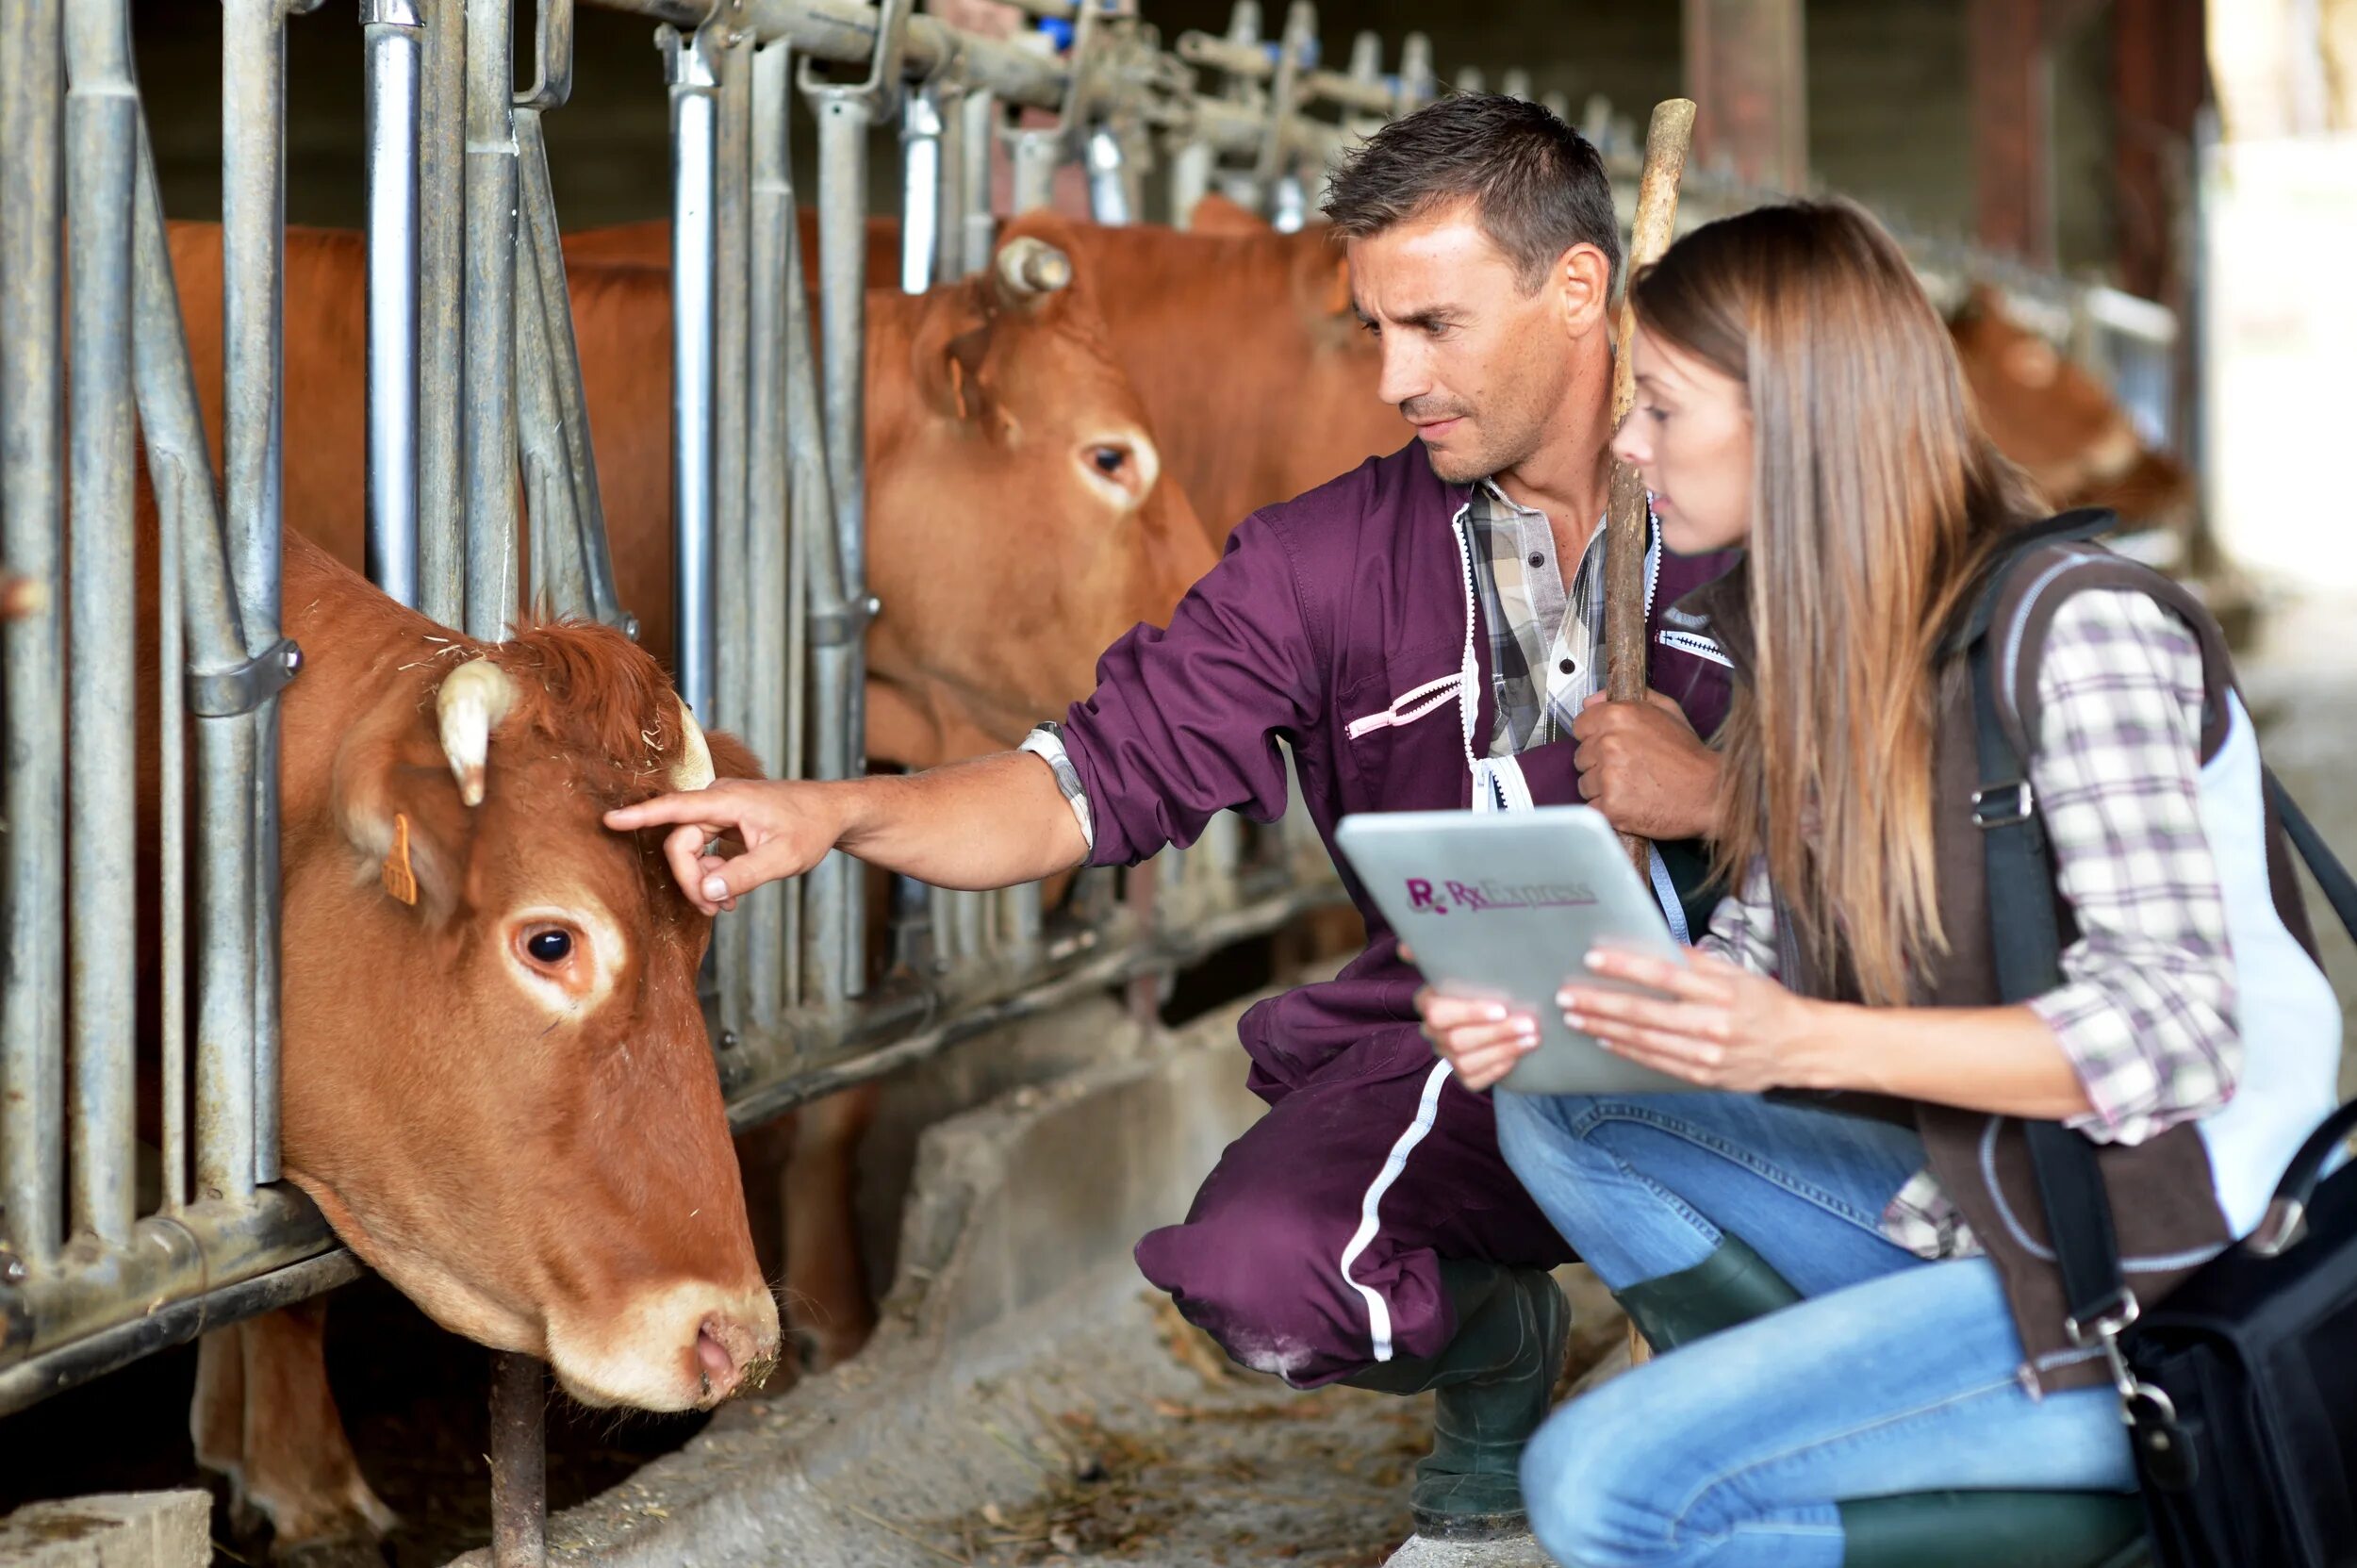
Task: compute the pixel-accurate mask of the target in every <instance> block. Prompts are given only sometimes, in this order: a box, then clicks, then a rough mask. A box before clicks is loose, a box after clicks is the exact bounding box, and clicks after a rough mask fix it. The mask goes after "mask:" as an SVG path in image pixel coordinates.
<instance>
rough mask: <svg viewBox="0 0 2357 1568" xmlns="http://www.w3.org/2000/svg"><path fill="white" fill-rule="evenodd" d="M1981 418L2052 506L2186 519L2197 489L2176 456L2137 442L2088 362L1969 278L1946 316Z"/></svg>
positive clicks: (2165, 521) (2160, 520) (2188, 522)
mask: <svg viewBox="0 0 2357 1568" xmlns="http://www.w3.org/2000/svg"><path fill="white" fill-rule="evenodd" d="M1948 332H1949V336H1950V337H1951V338H1953V339H1954V341H1955V345H1956V357H1957V359H1958V360H1959V361H1960V362H1961V363H1962V365H1963V366H1964V379H1965V384H1966V385H1967V386H1969V387H1970V388H1971V390H1972V401H1973V403H1974V404H1975V405H1976V406H1977V407H1978V408H1979V410H1980V415H1981V423H1982V426H1983V427H1984V428H1985V429H1986V430H1987V432H1988V437H1989V439H1990V440H1992V441H1994V442H1995V443H1996V444H1997V450H1998V451H2000V452H2002V453H2003V454H2005V455H2006V456H2008V457H2010V458H2012V459H2013V460H2014V461H2015V462H2016V463H2018V464H2019V465H2020V466H2021V468H2022V469H2023V470H2024V471H2026V472H2027V473H2028V474H2029V476H2030V478H2031V480H2032V481H2033V482H2034V483H2035V484H2036V486H2037V487H2038V488H2039V490H2040V491H2041V492H2043V493H2044V495H2045V496H2046V498H2047V500H2048V501H2049V502H2051V503H2052V504H2053V505H2054V506H2056V507H2057V508H2068V507H2072V506H2100V507H2102V508H2104V509H2106V510H2109V511H2114V512H2118V514H2119V517H2120V520H2121V521H2122V522H2123V523H2124V524H2126V525H2128V526H2129V527H2132V528H2134V527H2152V528H2161V529H2166V530H2168V531H2169V532H2171V533H2174V534H2176V535H2178V536H2180V537H2183V536H2185V535H2186V534H2188V533H2189V532H2190V531H2191V529H2192V526H2193V521H2194V515H2195V511H2196V508H2197V506H2198V504H2199V502H2200V495H2199V492H2198V489H2197V487H2196V486H2195V483H2194V478H2193V474H2192V473H2191V472H2190V471H2189V470H2187V469H2186V468H2185V466H2184V464H2183V463H2181V462H2179V461H2178V460H2177V459H2176V458H2175V457H2173V456H2171V455H2170V454H2167V453H2166V452H2159V451H2156V450H2154V449H2153V448H2151V447H2150V446H2148V445H2146V444H2145V441H2144V438H2143V437H2140V436H2138V435H2137V434H2136V428H2135V426H2134V423H2132V422H2131V421H2130V420H2129V418H2128V411H2127V410H2126V409H2125V408H2123V407H2121V406H2120V404H2119V401H2118V399H2117V398H2115V397H2113V396H2112V394H2111V392H2110V391H2109V390H2108V389H2107V388H2105V387H2104V386H2103V384H2102V382H2100V381H2098V380H2096V379H2095V377H2094V376H2093V375H2092V374H2090V373H2089V372H2088V371H2086V369H2085V367H2083V366H2081V365H2078V364H2075V363H2073V362H2072V361H2071V360H2070V359H2069V358H2067V357H2065V356H2064V355H2062V354H2061V353H2059V352H2058V351H2056V349H2055V348H2054V346H2053V345H2052V343H2049V342H2048V341H2047V340H2046V339H2045V338H2041V337H2039V336H2038V335H2037V334H2036V333H2035V332H2032V331H2031V330H2030V329H2029V328H2028V327H2025V326H2023V325H2022V324H2021V323H2020V322H2017V321H2015V320H2014V319H2013V318H2011V317H2010V316H2008V315H2006V314H2005V310H2004V302H2003V297H2002V296H2001V295H2000V294H1999V293H1998V292H1997V291H1996V290H1995V289H1990V288H1988V287H1987V286H1986V285H1977V284H1976V285H1975V286H1974V287H1973V289H1972V290H1971V292H1970V294H1969V295H1968V296H1967V297H1966V299H1965V303H1964V305H1963V306H1962V307H1961V308H1960V309H1958V310H1957V311H1956V313H1955V314H1954V315H1953V316H1952V317H1950V318H1949V322H1948Z"/></svg>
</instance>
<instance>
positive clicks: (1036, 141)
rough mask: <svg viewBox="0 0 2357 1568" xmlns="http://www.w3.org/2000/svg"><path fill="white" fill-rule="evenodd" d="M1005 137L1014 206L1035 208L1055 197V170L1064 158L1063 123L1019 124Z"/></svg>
mask: <svg viewBox="0 0 2357 1568" xmlns="http://www.w3.org/2000/svg"><path fill="white" fill-rule="evenodd" d="M1006 137H1007V148H1008V152H1009V154H1010V155H1011V156H1012V157H1014V210H1015V211H1016V212H1018V213H1024V212H1037V211H1038V210H1039V209H1040V208H1042V207H1044V206H1047V205H1049V203H1051V202H1052V201H1053V200H1054V199H1055V193H1056V171H1057V170H1058V169H1059V168H1061V167H1063V158H1064V141H1065V137H1064V131H1063V126H1061V125H1059V126H1056V127H1054V128H1052V129H1049V128H1045V127H1019V128H1017V129H1014V130H1011V131H1008V132H1007V133H1006Z"/></svg>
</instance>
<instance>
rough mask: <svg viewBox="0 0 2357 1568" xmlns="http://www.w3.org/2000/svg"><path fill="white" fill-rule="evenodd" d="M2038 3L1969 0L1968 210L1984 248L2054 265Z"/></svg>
mask: <svg viewBox="0 0 2357 1568" xmlns="http://www.w3.org/2000/svg"><path fill="white" fill-rule="evenodd" d="M2043 10H2044V7H2043V6H2042V5H2041V0H1970V3H1969V5H1968V6H1967V8H1966V22H1965V26H1966V32H1967V35H1968V36H1967V39H1966V52H1967V56H1968V60H1969V66H1968V70H1969V74H1970V82H1971V93H1972V207H1973V219H1974V229H1975V232H1976V234H1977V237H1978V238H1979V239H1980V241H1981V243H1982V244H1984V245H1986V246H1988V247H1989V248H1991V249H1992V250H1999V251H2010V252H2012V253H2013V254H2014V255H2016V256H2022V257H2024V258H2026V259H2028V260H2030V261H2033V262H2038V263H2042V264H2051V263H2052V261H2053V258H2054V221H2053V202H2052V193H2051V190H2050V189H2049V188H2050V186H2051V183H2052V173H2051V171H2052V129H2051V127H2050V124H2049V120H2050V115H2049V110H2048V99H2049V94H2050V93H2051V91H2052V77H2051V74H2050V72H2049V69H2048V62H2049V55H2048V52H2047V35H2046V29H2045V26H2044V17H2043Z"/></svg>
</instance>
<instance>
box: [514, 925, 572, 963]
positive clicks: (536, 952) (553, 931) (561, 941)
mask: <svg viewBox="0 0 2357 1568" xmlns="http://www.w3.org/2000/svg"><path fill="white" fill-rule="evenodd" d="M524 951H525V952H526V953H527V954H529V955H530V956H531V959H532V961H533V962H534V963H535V964H539V965H544V966H547V967H549V968H552V969H553V968H555V967H556V966H558V965H560V964H562V963H564V962H565V961H566V960H567V959H569V958H570V957H571V956H572V955H573V933H571V932H569V931H562V930H559V929H557V928H556V927H553V926H544V927H542V928H541V929H540V930H538V931H536V932H534V933H532V934H530V935H529V936H526V937H525V938H524Z"/></svg>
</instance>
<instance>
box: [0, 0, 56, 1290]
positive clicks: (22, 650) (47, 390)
mask: <svg viewBox="0 0 2357 1568" xmlns="http://www.w3.org/2000/svg"><path fill="white" fill-rule="evenodd" d="M61 18H62V12H61V11H60V9H59V8H58V4H57V0H16V3H14V4H10V5H8V6H6V7H0V388H7V396H6V397H0V552H5V554H6V558H7V560H8V567H9V569H10V570H13V571H17V572H21V573H23V574H24V575H25V576H26V577H29V578H30V579H32V580H33V581H34V582H35V583H39V584H44V585H53V586H54V585H56V584H57V583H58V580H59V577H60V574H61V570H62V568H63V564H64V562H63V554H64V550H63V539H62V537H61V523H62V518H63V511H62V505H63V501H64V493H65V487H64V482H65V476H64V474H63V473H62V472H61V471H59V467H58V453H59V451H60V450H61V445H62V441H63V438H64V426H65V421H64V402H63V390H64V369H65V365H64V350H63V345H62V344H61V342H60V341H59V338H58V331H59V326H60V318H61V315H62V306H63V304H64V296H63V293H62V289H61V283H62V277H63V266H62V261H63V252H62V236H61V230H60V228H59V224H58V220H59V205H60V200H61V197H62V193H63V188H64V173H65V171H64V144H63V140H62V135H61V122H62V113H61V106H62V103H63V89H64V86H65V82H64V71H63V63H62V49H63V43H64V32H63V29H62V26H61ZM55 603H56V598H55V595H54V594H53V595H52V597H51V604H52V605H53V606H54V605H55ZM0 649H5V651H6V657H5V659H0V680H5V682H6V689H7V701H6V704H5V708H6V714H5V723H6V727H7V733H6V744H7V748H8V767H6V768H5V769H0V793H4V794H5V798H6V809H7V812H8V827H9V832H8V834H7V835H6V836H7V850H6V851H5V852H6V854H7V857H8V859H7V864H8V949H9V951H8V966H7V971H6V973H7V980H6V991H5V1000H4V1001H0V1224H5V1227H6V1230H5V1240H6V1243H7V1245H8V1247H9V1248H10V1249H12V1250H13V1251H14V1253H15V1254H16V1256H17V1257H18V1258H19V1259H20V1260H22V1261H23V1262H24V1263H27V1264H30V1265H33V1266H34V1267H36V1268H38V1267H40V1266H41V1265H44V1264H46V1263H48V1262H49V1261H50V1260H51V1259H52V1258H54V1257H55V1256H56V1254H57V1251H58V1243H59V1241H60V1239H61V1225H62V1219H63V1212H62V1208H61V1205H60V1202H59V1193H60V1190H61V1182H62V1179H63V1174H64V1173H63V1159H62V1155H63V1150H64V1147H65V1141H64V1138H63V1135H62V1127H61V1123H60V1115H61V1112H62V1109H63V1105H64V1098H65V1097H64V1087H63V1077H64V1070H65V1068H64V1051H65V1036H64V1022H65V1020H64V1015H63V1011H62V1001H63V998H64V995H65V939H64V938H65V932H64V925H63V922H62V921H61V920H60V919H59V917H58V916H59V915H60V913H61V910H60V904H61V901H62V900H63V897H64V843H65V701H64V692H63V689H62V688H63V685H64V680H65V644H64V637H63V626H62V623H61V621H60V619H59V617H58V613H57V611H56V609H55V608H54V607H53V608H48V609H43V610H41V611H39V612H37V613H35V614H32V615H27V616H23V617H20V618H18V619H12V620H10V621H8V624H7V627H6V629H5V631H0Z"/></svg>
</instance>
